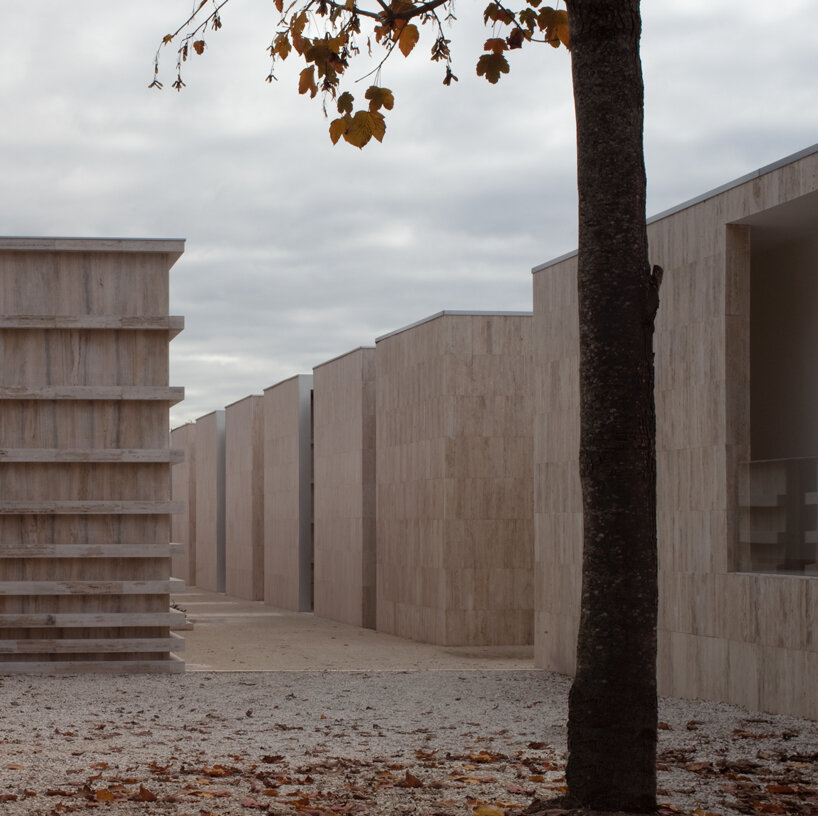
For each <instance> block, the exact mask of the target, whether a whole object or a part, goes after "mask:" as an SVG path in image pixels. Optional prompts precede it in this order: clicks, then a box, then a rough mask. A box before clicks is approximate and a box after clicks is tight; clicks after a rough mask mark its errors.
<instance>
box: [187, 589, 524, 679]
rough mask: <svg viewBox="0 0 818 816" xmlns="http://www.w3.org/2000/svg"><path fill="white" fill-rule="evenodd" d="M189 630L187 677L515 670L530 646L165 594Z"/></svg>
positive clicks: (209, 595)
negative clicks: (421, 639)
mask: <svg viewBox="0 0 818 816" xmlns="http://www.w3.org/2000/svg"><path fill="white" fill-rule="evenodd" d="M173 601H174V602H175V603H176V604H178V606H179V607H180V608H182V609H184V610H185V612H186V614H187V618H188V621H189V622H190V623H191V624H192V626H193V628H192V629H189V630H187V631H183V632H180V634H182V635H183V636H184V638H185V651H184V652H182V653H181V655H180V656H182V657H184V660H185V664H186V667H187V671H208V672H209V671H233V672H237V671H241V672H245V671H419V670H423V671H448V670H451V671H485V670H498V671H520V670H523V671H524V670H532V671H533V670H534V662H533V652H534V650H533V647H531V646H503V647H469V646H460V647H450V646H449V647H447V646H433V645H430V644H428V643H417V642H416V641H412V640H405V639H404V638H399V637H394V636H393V635H386V634H383V633H381V632H374V631H372V630H371V629H359V628H357V627H355V626H348V625H346V624H343V623H336V622H335V621H330V620H325V619H322V618H316V617H315V615H313V614H312V613H309V612H288V611H286V610H283V609H277V608H275V607H272V606H267V605H266V604H264V603H262V602H261V601H244V600H240V599H238V598H231V597H229V596H227V595H224V594H221V593H217V592H208V591H206V590H203V589H199V588H198V587H190V588H189V589H187V590H186V591H185V592H182V593H178V594H175V595H173Z"/></svg>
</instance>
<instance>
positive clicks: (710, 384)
mask: <svg viewBox="0 0 818 816" xmlns="http://www.w3.org/2000/svg"><path fill="white" fill-rule="evenodd" d="M817 193H818V153H816V152H814V151H805V153H804V154H801V155H799V156H797V157H793V158H792V159H791V160H789V161H786V162H783V163H781V164H779V165H777V166H773V167H771V168H768V169H767V170H763V171H759V172H758V173H756V174H753V175H752V176H751V177H748V178H747V179H745V180H741V181H740V182H738V183H736V184H734V185H731V186H728V187H727V188H725V189H723V190H720V191H716V192H715V193H713V194H711V195H708V196H704V197H702V199H699V200H697V201H694V202H692V203H690V204H689V205H684V206H682V207H681V208H678V209H677V210H675V211H671V212H669V213H667V214H665V215H662V216H659V217H657V218H655V219H653V220H652V221H651V223H650V224H649V229H648V232H649V241H650V255H651V261H652V262H653V263H658V264H660V265H661V266H662V267H663V268H664V270H665V275H664V281H663V283H662V289H661V292H660V298H661V306H660V309H659V315H658V319H657V326H656V329H657V330H656V338H655V344H654V347H655V354H656V405H657V449H658V451H657V459H658V482H657V490H658V511H659V515H658V537H659V570H660V573H659V582H660V616H659V629H660V632H659V635H660V637H659V666H658V670H659V686H660V693H661V694H667V695H673V696H681V697H700V698H706V699H716V700H726V701H729V702H734V703H739V704H742V705H746V706H748V707H750V708H756V709H758V708H760V709H764V710H770V711H778V712H787V713H791V714H796V715H805V716H810V717H818V639H816V637H815V621H816V620H818V578H816V577H809V576H790V575H765V574H746V573H740V572H738V571H737V569H738V568H739V567H740V566H741V558H740V552H739V506H738V501H739V485H738V474H739V472H740V463H742V462H746V461H748V460H749V459H750V458H751V447H750V440H751V431H750V428H751V412H750V371H751V361H750V282H751V274H750V272H751V261H752V258H753V246H754V245H756V247H757V246H758V245H759V244H762V243H763V244H764V245H765V246H767V247H770V246H772V245H774V243H775V241H776V240H781V241H784V242H786V241H789V240H793V239H794V240H799V238H798V236H799V235H803V234H804V233H805V232H809V231H810V230H814V229H815V228H816V225H818V195H816V194H817ZM793 236H794V238H793ZM815 268H816V266H815V264H814V263H813V265H812V269H813V272H814V270H815ZM575 288H576V266H575V259H574V258H567V259H562V260H560V261H558V262H556V263H554V264H551V265H546V266H544V267H542V268H540V269H539V270H535V277H534V310H535V314H536V331H537V338H538V340H537V345H536V356H537V362H536V365H535V370H536V371H537V418H536V425H537V427H538V438H537V445H536V454H535V455H536V463H535V468H536V470H535V472H536V480H537V484H536V487H535V494H536V505H535V513H536V530H537V534H536V535H537V541H536V552H537V555H536V560H537V572H538V600H537V604H538V621H537V629H536V638H535V644H536V649H535V651H536V661H537V664H538V665H539V666H541V667H543V668H546V669H554V670H557V671H562V672H572V671H573V669H574V665H575V664H574V652H573V643H574V638H573V635H574V633H575V632H576V627H577V619H578V614H579V582H580V563H581V549H582V541H581V530H582V527H581V522H580V519H579V516H578V514H577V513H578V508H579V507H580V493H579V482H578V478H577V456H578V439H579V437H578V427H577V423H578V412H577V410H576V403H577V401H578V390H577V386H576V371H577V364H576V358H577V349H576V344H577V336H576V323H575V320H574V319H573V318H572V317H570V316H569V315H568V314H566V312H569V313H571V312H572V311H573V310H574V309H575V301H574V298H575V293H574V292H575ZM555 333H556V337H555V336H553V335H554V334H555ZM780 364H781V365H782V366H786V365H787V361H785V360H782V361H780ZM561 383H567V384H568V385H569V387H568V388H567V390H566V391H565V394H564V395H563V394H562V393H560V389H561V388H563V385H561ZM564 408H568V409H569V410H564ZM816 453H818V451H804V455H807V456H814V455H815V454H816Z"/></svg>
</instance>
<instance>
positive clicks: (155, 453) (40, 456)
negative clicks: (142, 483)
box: [0, 448, 185, 465]
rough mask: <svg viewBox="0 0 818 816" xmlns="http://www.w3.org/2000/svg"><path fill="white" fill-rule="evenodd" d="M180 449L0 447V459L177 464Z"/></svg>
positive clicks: (181, 458) (5, 460) (16, 460)
mask: <svg viewBox="0 0 818 816" xmlns="http://www.w3.org/2000/svg"><path fill="white" fill-rule="evenodd" d="M184 460H185V452H184V451H183V450H172V449H169V448H0V462H33V463H43V464H54V463H63V462H65V463H71V462H97V463H104V462H122V463H124V464H137V465H138V464H146V465H153V464H159V465H161V464H171V465H174V464H177V463H179V462H184Z"/></svg>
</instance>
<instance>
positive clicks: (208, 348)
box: [0, 0, 818, 425]
mask: <svg viewBox="0 0 818 816" xmlns="http://www.w3.org/2000/svg"><path fill="white" fill-rule="evenodd" d="M484 5H485V2H482V3H474V2H470V1H469V0H460V2H459V3H458V4H457V6H456V12H457V15H458V21H457V23H456V24H454V26H453V29H452V33H451V38H452V46H453V53H454V72H455V73H456V74H457V75H458V76H459V78H460V81H459V82H458V83H455V84H453V85H452V87H450V88H445V87H443V85H442V84H441V79H442V73H443V72H442V69H441V67H440V66H439V65H438V64H431V63H429V61H428V59H427V56H426V55H427V54H428V49H429V47H430V46H431V38H430V35H428V34H427V35H425V37H424V38H423V39H421V42H420V44H419V46H418V48H417V49H416V53H414V54H412V55H411V56H410V57H409V59H404V58H403V57H402V56H401V55H399V54H398V55H397V56H396V57H394V58H393V59H392V60H390V62H389V63H387V65H386V66H385V69H384V72H383V76H382V80H381V84H382V85H384V86H387V87H389V88H391V89H392V90H393V92H394V94H395V109H394V110H393V111H392V112H391V113H390V114H389V115H388V117H387V127H388V130H387V135H386V138H385V140H384V142H383V144H377V143H374V142H373V143H372V144H371V145H369V146H367V147H366V148H365V149H364V150H363V151H359V150H357V149H356V148H353V147H351V146H349V145H347V144H344V143H343V142H342V143H339V144H338V145H337V146H333V145H332V143H331V142H330V140H329V137H328V135H327V126H328V121H327V120H325V119H324V118H323V115H322V112H321V105H320V101H319V99H317V98H316V99H315V100H309V99H308V98H307V97H304V96H299V95H298V93H297V89H296V85H297V73H298V70H300V68H301V67H302V66H301V65H298V64H297V63H296V61H295V59H293V58H291V59H290V60H288V62H287V63H285V64H284V65H283V66H282V69H281V71H280V81H279V82H277V83H274V84H272V85H268V84H267V83H265V82H264V78H265V77H266V75H267V73H268V69H269V63H268V57H267V54H266V52H265V48H266V46H267V44H268V43H269V41H270V36H271V32H272V31H273V28H274V25H275V22H276V19H277V17H276V13H275V9H274V7H273V3H272V0H231V2H230V3H229V4H228V6H227V7H226V8H225V9H224V10H223V12H222V21H223V24H224V27H223V29H222V30H221V31H220V32H218V33H217V34H212V35H210V36H209V37H208V49H207V50H206V52H205V54H204V55H203V56H201V57H196V58H194V59H193V60H192V61H191V62H190V63H188V65H187V67H186V69H185V74H184V79H185V81H186V83H187V88H186V89H185V90H184V91H183V92H182V93H181V94H177V93H176V92H175V91H173V90H171V89H170V87H169V86H170V84H171V82H172V81H173V78H174V54H173V52H171V51H166V53H165V56H164V58H163V62H162V71H161V75H160V78H161V79H162V80H163V81H164V82H165V90H163V91H161V92H157V91H153V90H149V89H148V87H147V86H148V83H149V82H150V80H151V79H152V61H153V55H154V52H155V51H156V47H157V44H158V42H159V40H161V38H162V36H163V35H164V34H165V33H167V32H168V31H171V30H174V29H175V28H176V27H177V25H178V24H179V23H180V22H181V21H182V20H183V19H184V17H185V14H186V12H188V11H189V10H190V8H191V0H140V2H137V3H125V2H112V1H111V0H80V2H75V3H66V2H60V0H26V2H24V3H8V2H6V3H4V4H3V14H2V26H1V27H0V93H1V94H2V102H3V117H2V124H0V184H2V192H3V194H2V197H0V234H3V235H26V236H32V235H37V236H49V235H60V236H91V237H148V238H185V239H186V240H187V245H186V251H185V254H184V255H183V256H182V258H181V259H180V260H179V261H178V262H177V263H176V265H175V266H174V268H173V269H172V270H171V284H170V289H171V312H172V313H173V314H182V315H184V316H185V319H186V329H185V331H184V332H183V333H182V334H181V335H180V336H179V337H177V338H176V339H175V340H174V341H173V343H172V345H171V384H172V385H183V386H185V387H186V392H187V398H186V400H185V402H184V403H182V404H181V405H179V406H176V408H174V410H173V414H172V420H173V422H172V424H174V425H176V424H179V423H181V422H183V421H187V420H190V419H194V418H196V417H198V416H201V415H203V414H205V413H208V412H209V411H212V410H214V409H217V408H222V407H224V406H225V405H226V404H228V403H230V402H233V401H235V400H237V399H240V398H242V397H244V396H247V395H248V394H251V393H260V392H261V390H262V389H263V388H266V387H267V386H269V385H272V384H273V383H275V382H278V381H279V380H282V379H285V378H287V377H290V376H292V375H293V374H297V373H309V372H310V371H311V369H312V367H313V366H314V365H318V364H320V363H322V362H324V361H326V360H328V359H330V358H332V357H335V356H337V355H339V354H343V353H345V352H347V351H349V350H351V349H353V348H356V347H357V346H360V345H371V344H373V342H374V339H375V337H377V336H379V335H381V334H384V333H386V332H389V331H392V330H394V329H397V328H400V327H402V326H405V325H406V324H408V323H412V322H414V321H416V320H418V319H420V318H422V317H426V316H428V315H430V314H433V313H435V312H438V311H440V310H442V309H461V310H528V309H530V308H531V275H530V270H531V267H532V266H536V265H537V264H540V263H543V262H545V261H547V260H549V259H550V258H553V257H555V256H558V255H560V254H563V253H565V252H568V251H570V250H572V249H574V248H575V247H576V212H575V210H576V191H575V147H574V129H573V127H574V125H573V108H572V100H571V85H570V66H569V56H568V54H567V53H566V52H565V51H564V50H560V51H555V50H552V49H551V48H548V47H545V46H537V45H532V46H528V47H526V48H525V49H523V50H522V51H517V52H515V53H514V54H513V59H512V65H511V74H510V75H509V76H507V77H504V78H503V79H502V80H501V82H500V83H499V84H498V85H496V86H491V85H489V84H488V83H486V82H485V80H483V79H482V78H478V77H477V76H476V75H475V71H474V65H475V62H476V59H477V57H478V56H479V54H480V53H481V50H482V49H481V45H482V42H483V41H484V39H485V38H486V36H487V34H486V32H485V31H484V29H483V25H482V8H483V6H484ZM643 6H644V8H643V18H644V32H643V45H642V59H643V68H644V74H645V86H646V120H645V150H646V163H647V171H648V214H653V213H656V212H659V211H661V210H663V209H666V208H668V207H671V206H673V205H675V204H678V203H681V202H682V201H684V200H686V199H688V198H691V197H693V196H696V195H699V194H700V193H703V192H705V191H707V190H709V189H711V188H713V187H716V186H718V185H720V184H722V183H724V182H727V181H730V180H732V179H734V178H736V177H738V176H741V175H744V174H745V173H748V172H751V171H753V170H755V169H757V168H759V167H761V166H763V165H766V164H769V163H771V162H774V161H776V160H778V159H780V158H783V157H785V156H787V155H789V154H791V153H794V152H796V151H798V150H801V149H802V148H805V147H807V146H809V145H812V144H814V143H815V142H818V70H817V69H818V34H816V32H818V2H816V0H775V2H769V0H707V2H704V0H676V2H657V1H655V0H654V2H646V3H644V4H643ZM367 70H368V68H367V67H366V66H365V65H364V64H362V65H361V68H360V70H358V71H356V69H355V67H353V68H352V69H351V71H352V72H353V74H354V76H356V77H357V76H361V75H363V74H364V73H366V71H367ZM369 82H370V81H369V80H367V81H364V82H362V83H361V84H360V86H358V87H359V88H360V92H361V95H362V91H363V89H364V88H365V86H366V85H368V84H369Z"/></svg>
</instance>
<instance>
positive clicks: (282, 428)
mask: <svg viewBox="0 0 818 816" xmlns="http://www.w3.org/2000/svg"><path fill="white" fill-rule="evenodd" d="M312 555H313V547H312V375H311V374H299V375H297V376H295V377H291V378H290V379H288V380H284V381H283V382H280V383H278V384H276V385H273V386H271V387H270V388H267V389H265V390H264V600H265V602H266V603H268V604H272V605H273V606H278V607H280V608H282V609H291V610H294V611H298V612H304V611H309V610H310V609H312Z"/></svg>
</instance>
